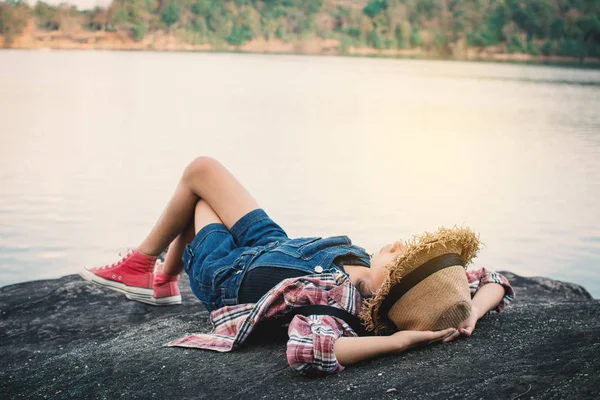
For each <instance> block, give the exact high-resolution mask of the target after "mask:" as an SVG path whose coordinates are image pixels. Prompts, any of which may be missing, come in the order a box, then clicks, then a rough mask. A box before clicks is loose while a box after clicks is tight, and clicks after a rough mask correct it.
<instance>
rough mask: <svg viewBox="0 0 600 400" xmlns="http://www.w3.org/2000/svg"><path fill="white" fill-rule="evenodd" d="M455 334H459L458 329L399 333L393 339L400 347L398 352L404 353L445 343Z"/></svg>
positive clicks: (392, 336) (393, 335)
mask: <svg viewBox="0 0 600 400" xmlns="http://www.w3.org/2000/svg"><path fill="white" fill-rule="evenodd" d="M455 334H458V330H456V328H448V329H444V330H442V331H399V332H396V333H394V334H392V335H391V338H393V340H394V341H395V342H396V344H397V345H398V346H399V347H398V351H404V350H408V349H411V348H413V347H418V346H427V345H429V344H432V343H437V342H442V341H444V342H445V341H446V340H445V339H447V338H449V337H451V336H453V335H455Z"/></svg>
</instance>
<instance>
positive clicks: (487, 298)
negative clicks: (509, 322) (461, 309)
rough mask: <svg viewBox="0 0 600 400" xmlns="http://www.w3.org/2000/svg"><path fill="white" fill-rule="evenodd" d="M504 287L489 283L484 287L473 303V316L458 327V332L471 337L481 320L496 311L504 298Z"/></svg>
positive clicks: (476, 294) (478, 292)
mask: <svg viewBox="0 0 600 400" xmlns="http://www.w3.org/2000/svg"><path fill="white" fill-rule="evenodd" d="M504 293H505V290H504V286H502V285H500V284H498V283H488V284H487V285H484V286H482V287H481V288H480V289H479V290H478V291H477V293H475V296H474V297H473V299H472V301H471V315H470V316H469V318H467V319H466V320H464V321H463V322H462V323H461V324H460V325H459V326H458V332H459V333H461V334H463V335H465V336H471V334H472V333H473V330H474V329H475V325H476V324H477V321H478V320H479V318H481V317H483V316H484V315H485V314H487V313H488V311H491V310H493V309H495V308H496V307H497V306H498V304H500V301H502V298H503V297H504Z"/></svg>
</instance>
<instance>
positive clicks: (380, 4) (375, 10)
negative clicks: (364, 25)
mask: <svg viewBox="0 0 600 400" xmlns="http://www.w3.org/2000/svg"><path fill="white" fill-rule="evenodd" d="M386 9H387V1H385V0H375V1H371V2H369V4H367V5H366V6H365V8H363V13H365V14H366V15H368V16H369V17H371V18H375V16H376V15H377V14H379V13H380V12H382V11H384V10H386Z"/></svg>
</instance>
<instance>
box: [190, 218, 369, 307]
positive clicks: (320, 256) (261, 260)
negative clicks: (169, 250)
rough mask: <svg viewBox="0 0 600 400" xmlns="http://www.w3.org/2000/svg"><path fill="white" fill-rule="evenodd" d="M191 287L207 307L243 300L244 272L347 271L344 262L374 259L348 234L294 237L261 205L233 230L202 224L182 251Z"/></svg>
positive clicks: (221, 226)
mask: <svg viewBox="0 0 600 400" xmlns="http://www.w3.org/2000/svg"><path fill="white" fill-rule="evenodd" d="M183 262H184V267H185V271H186V272H187V274H188V275H189V277H190V285H191V288H192V291H193V292H194V294H195V295H196V297H198V298H199V299H200V301H201V302H202V304H204V306H205V307H206V309H207V310H208V311H213V310H216V309H218V308H221V307H223V306H226V305H233V304H238V291H239V288H240V285H241V283H242V280H243V278H244V275H245V274H246V273H247V272H248V271H250V270H252V269H254V268H257V267H278V268H290V269H295V270H298V271H300V272H302V273H304V274H315V273H328V272H335V271H342V272H344V270H343V264H355V265H364V266H367V267H368V266H369V265H370V257H369V255H368V254H367V253H366V252H365V250H364V249H363V248H361V247H358V246H354V245H352V242H351V241H350V239H349V238H348V237H347V236H335V237H330V238H325V239H323V238H320V237H311V238H298V239H290V238H289V237H288V235H287V234H286V233H285V231H284V230H283V229H282V228H281V227H280V226H279V225H277V224H276V223H275V222H274V221H273V220H272V219H271V218H269V216H268V215H267V214H266V213H265V212H264V210H262V209H257V210H254V211H251V212H249V213H248V214H246V215H244V216H243V217H242V218H240V220H239V221H237V222H236V223H235V224H234V225H233V226H232V227H231V230H227V228H226V227H225V225H223V224H209V225H207V226H205V227H204V228H202V229H201V230H200V232H198V234H197V235H196V237H195V238H194V240H193V241H192V242H191V243H190V244H188V245H187V246H186V249H185V251H184V254H183Z"/></svg>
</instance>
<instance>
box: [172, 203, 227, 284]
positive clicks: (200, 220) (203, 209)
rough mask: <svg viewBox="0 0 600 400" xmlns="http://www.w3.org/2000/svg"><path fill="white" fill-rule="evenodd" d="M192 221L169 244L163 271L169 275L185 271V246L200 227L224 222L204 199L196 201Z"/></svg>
mask: <svg viewBox="0 0 600 400" xmlns="http://www.w3.org/2000/svg"><path fill="white" fill-rule="evenodd" d="M191 222H192V221H190V224H188V226H187V227H186V229H185V230H184V231H183V232H181V233H180V234H179V236H177V237H176V238H175V240H174V241H173V242H172V243H171V245H170V246H169V251H167V256H166V257H165V264H164V266H163V272H164V273H165V274H167V275H179V274H180V273H181V271H183V261H182V260H181V256H182V254H183V251H184V250H185V246H186V245H187V244H188V243H190V242H191V241H192V240H193V239H194V235H195V234H196V233H198V232H199V231H200V229H202V228H203V227H205V226H206V225H208V224H212V223H220V224H222V223H223V221H221V219H220V218H219V216H218V215H217V213H216V212H215V211H214V210H213V209H212V207H211V206H209V205H208V203H207V202H206V201H204V200H200V201H198V202H197V203H196V211H195V216H194V221H193V223H191Z"/></svg>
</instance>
